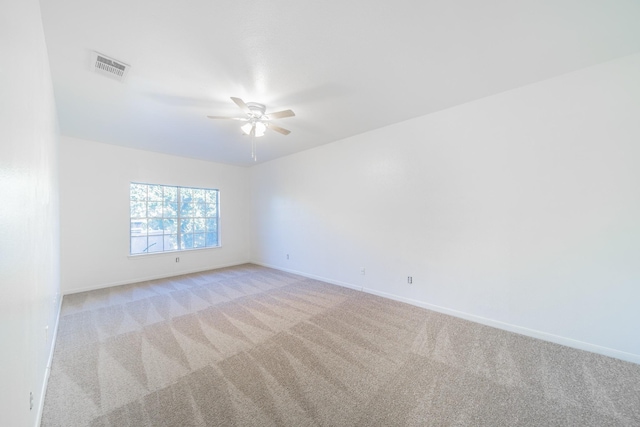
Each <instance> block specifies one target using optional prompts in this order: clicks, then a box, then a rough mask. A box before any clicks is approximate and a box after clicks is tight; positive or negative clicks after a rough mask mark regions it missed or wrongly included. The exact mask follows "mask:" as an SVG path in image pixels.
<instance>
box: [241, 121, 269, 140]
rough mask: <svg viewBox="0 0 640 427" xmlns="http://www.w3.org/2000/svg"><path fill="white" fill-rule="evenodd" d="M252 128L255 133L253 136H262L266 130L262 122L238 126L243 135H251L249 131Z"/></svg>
mask: <svg viewBox="0 0 640 427" xmlns="http://www.w3.org/2000/svg"><path fill="white" fill-rule="evenodd" d="M254 127H255V131H254V134H253V136H256V137H260V136H264V132H265V131H266V130H267V125H266V124H264V123H262V122H253V123H252V122H249V123H245V124H244V125H242V126H240V129H242V132H244V133H245V135H251V129H253V128H254Z"/></svg>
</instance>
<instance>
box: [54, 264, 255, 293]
mask: <svg viewBox="0 0 640 427" xmlns="http://www.w3.org/2000/svg"><path fill="white" fill-rule="evenodd" d="M242 264H249V261H243V262H234V263H230V264H220V265H211V266H207V267H199V268H195V269H192V270H183V271H173V272H171V273H163V274H157V275H152V276H144V277H135V278H133V279H125V280H118V281H115V282H109V283H100V284H99V285H94V286H87V287H83V288H75V289H68V290H65V291H64V293H63V294H64V295H71V294H77V293H79V292H87V291H95V290H97V289H104V288H111V287H113V286H122V285H130V284H132V283H139V282H146V281H149V280H157V279H166V278H167V277H175V276H182V275H183V274H192V273H200V272H202V271H209V270H216V269H218V268H226V267H235V266H237V265H242Z"/></svg>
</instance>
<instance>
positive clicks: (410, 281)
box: [407, 276, 413, 284]
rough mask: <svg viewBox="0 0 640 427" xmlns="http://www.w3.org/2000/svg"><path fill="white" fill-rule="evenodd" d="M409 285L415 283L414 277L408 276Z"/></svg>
mask: <svg viewBox="0 0 640 427" xmlns="http://www.w3.org/2000/svg"><path fill="white" fill-rule="evenodd" d="M407 283H408V284H412V283H413V276H407Z"/></svg>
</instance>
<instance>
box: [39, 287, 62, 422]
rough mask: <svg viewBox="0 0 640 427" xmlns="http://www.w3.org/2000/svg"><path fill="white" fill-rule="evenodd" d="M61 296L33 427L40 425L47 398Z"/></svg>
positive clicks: (60, 309) (60, 308) (60, 310)
mask: <svg viewBox="0 0 640 427" xmlns="http://www.w3.org/2000/svg"><path fill="white" fill-rule="evenodd" d="M62 298H63V296H62V295H59V296H58V307H57V308H56V323H55V325H53V334H52V335H51V348H50V349H49V357H48V359H47V367H46V369H45V372H44V381H43V382H42V390H41V391H40V401H39V402H38V413H37V415H36V424H35V427H40V425H41V424H42V412H43V411H44V400H45V398H46V396H47V386H48V385H49V376H50V375H51V364H52V363H53V352H54V350H55V349H56V340H57V339H58V325H59V324H60V313H61V312H62Z"/></svg>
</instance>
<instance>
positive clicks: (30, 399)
mask: <svg viewBox="0 0 640 427" xmlns="http://www.w3.org/2000/svg"><path fill="white" fill-rule="evenodd" d="M32 409H33V392H32V391H30V392H29V410H32Z"/></svg>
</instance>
